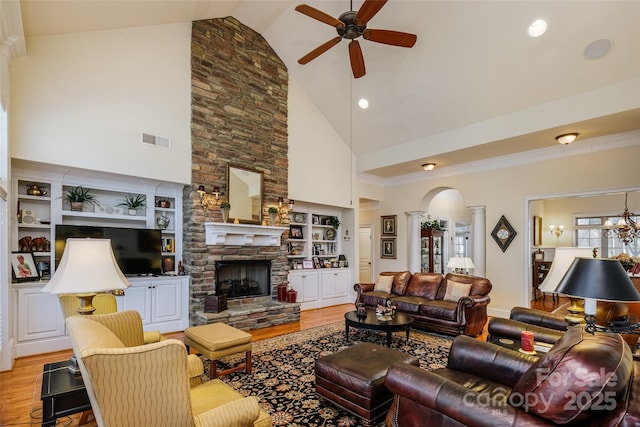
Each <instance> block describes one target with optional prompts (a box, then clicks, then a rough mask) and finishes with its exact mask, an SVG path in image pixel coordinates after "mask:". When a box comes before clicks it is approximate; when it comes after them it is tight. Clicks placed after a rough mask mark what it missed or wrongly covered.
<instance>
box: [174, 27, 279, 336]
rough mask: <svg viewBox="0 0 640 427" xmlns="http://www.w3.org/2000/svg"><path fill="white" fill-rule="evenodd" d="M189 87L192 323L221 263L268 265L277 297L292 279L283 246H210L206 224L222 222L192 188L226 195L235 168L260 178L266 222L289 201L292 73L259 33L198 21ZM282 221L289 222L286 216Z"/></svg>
mask: <svg viewBox="0 0 640 427" xmlns="http://www.w3.org/2000/svg"><path fill="white" fill-rule="evenodd" d="M191 82H192V91H191V92H192V94H191V100H192V105H191V114H192V118H191V140H192V181H191V182H192V185H191V186H190V187H186V188H185V194H184V196H185V197H184V234H183V236H184V242H183V248H184V253H183V257H182V258H183V263H184V267H185V271H186V272H187V274H189V275H190V276H191V301H190V311H191V319H192V323H193V320H194V318H195V317H196V316H194V313H195V312H197V311H202V310H203V307H204V297H205V296H206V295H208V294H212V293H213V291H214V290H215V267H214V264H215V261H216V260H222V259H227V260H237V259H269V260H271V261H272V265H271V282H272V288H273V289H272V295H277V290H276V287H277V285H278V284H279V283H281V282H283V281H286V280H287V274H288V268H289V267H288V263H287V256H286V254H287V251H286V245H284V242H283V244H282V245H281V246H279V247H254V246H251V247H249V246H206V245H205V243H204V241H205V235H204V226H203V223H204V222H208V221H214V222H220V221H222V219H221V214H220V210H219V209H218V208H216V207H213V208H210V209H209V210H208V211H207V212H204V209H203V208H202V207H201V206H200V201H199V197H198V194H197V192H196V191H195V190H196V189H197V187H198V185H201V184H204V185H205V186H206V188H207V191H211V190H212V188H213V186H218V187H220V190H221V191H222V193H223V197H224V196H225V195H226V194H227V183H226V174H227V164H229V163H231V164H233V165H235V166H240V167H246V168H250V169H254V170H259V171H261V172H263V174H264V201H263V203H264V204H263V207H262V209H263V217H265V218H268V214H267V208H268V206H270V205H276V204H277V200H278V197H284V198H285V199H286V198H287V191H288V159H287V153H288V146H287V138H288V134H287V90H288V71H287V68H286V67H285V65H284V63H283V62H282V60H280V58H279V57H278V56H277V55H276V54H275V52H274V51H273V49H271V47H270V46H269V44H268V43H267V42H266V41H265V39H264V38H263V37H262V36H261V35H260V34H258V33H256V32H255V31H253V30H252V29H250V28H248V27H246V26H245V25H243V24H242V23H240V22H239V21H238V20H236V19H234V18H231V17H227V18H220V19H210V20H203V21H196V22H193V25H192V37H191ZM281 221H282V223H283V225H286V224H288V219H287V216H286V213H283V215H282V218H281ZM263 298H264V297H263ZM252 302H254V299H252V298H250V299H246V300H244V301H243V303H252ZM196 323H197V322H196ZM280 323H282V322H280ZM262 326H269V324H264V323H263V325H262Z"/></svg>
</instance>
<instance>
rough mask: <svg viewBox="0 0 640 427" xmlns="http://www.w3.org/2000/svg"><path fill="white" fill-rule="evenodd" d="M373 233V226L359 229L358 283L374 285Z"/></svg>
mask: <svg viewBox="0 0 640 427" xmlns="http://www.w3.org/2000/svg"><path fill="white" fill-rule="evenodd" d="M372 233H373V230H372V227H371V225H361V226H360V227H359V228H358V253H359V255H358V256H359V258H358V282H359V283H372V282H373V280H372V278H371V276H372V268H373V267H372V264H371V263H372V259H373V253H372V245H371V235H372Z"/></svg>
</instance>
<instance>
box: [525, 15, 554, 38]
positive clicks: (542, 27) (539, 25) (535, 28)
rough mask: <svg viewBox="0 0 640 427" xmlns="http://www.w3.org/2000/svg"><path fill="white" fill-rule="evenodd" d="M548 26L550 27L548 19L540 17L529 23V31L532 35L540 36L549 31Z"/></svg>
mask: <svg viewBox="0 0 640 427" xmlns="http://www.w3.org/2000/svg"><path fill="white" fill-rule="evenodd" d="M547 28H549V24H547V21H545V20H544V19H542V18H538V19H536V20H535V21H533V22H532V23H531V25H529V29H528V30H527V31H528V32H529V36H531V37H540V36H541V35H543V34H544V33H545V32H546V31H547Z"/></svg>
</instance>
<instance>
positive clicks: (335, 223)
mask: <svg viewBox="0 0 640 427" xmlns="http://www.w3.org/2000/svg"><path fill="white" fill-rule="evenodd" d="M329 222H330V224H331V226H332V227H333V229H334V230H338V227H340V220H339V219H338V217H337V216H332V217H331V218H329Z"/></svg>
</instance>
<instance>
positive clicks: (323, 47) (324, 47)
mask: <svg viewBox="0 0 640 427" xmlns="http://www.w3.org/2000/svg"><path fill="white" fill-rule="evenodd" d="M340 40H342V38H341V37H336V38H333V39H331V40H329V41H328V42H326V43H323V44H321V45H320V46H318V47H317V48H315V49H313V50H312V51H311V52H309V53H307V54H306V55H305V56H303V57H302V58H300V59H298V64H302V65H304V64H307V63H309V62H311V61H312V60H314V59H316V58H317V57H318V56H320V55H322V54H323V53H325V52H326V51H328V50H329V49H331V48H332V47H334V46H335V45H337V44H338V43H340Z"/></svg>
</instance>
